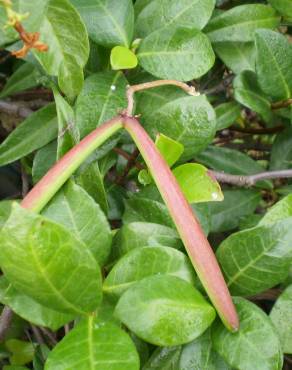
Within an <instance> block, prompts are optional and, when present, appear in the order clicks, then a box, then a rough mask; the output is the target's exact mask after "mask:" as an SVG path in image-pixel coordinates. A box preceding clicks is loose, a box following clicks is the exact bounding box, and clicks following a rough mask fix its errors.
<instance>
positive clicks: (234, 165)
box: [196, 145, 272, 188]
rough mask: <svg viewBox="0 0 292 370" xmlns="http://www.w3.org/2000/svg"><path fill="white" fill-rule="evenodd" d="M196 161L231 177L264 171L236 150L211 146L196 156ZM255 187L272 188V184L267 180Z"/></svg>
mask: <svg viewBox="0 0 292 370" xmlns="http://www.w3.org/2000/svg"><path fill="white" fill-rule="evenodd" d="M196 159H197V160H198V161H199V162H200V163H202V164H204V165H205V166H207V167H208V168H212V169H214V170H216V171H223V172H226V173H230V174H232V175H252V174H255V173H259V172H263V171H264V168H263V167H262V166H261V165H260V164H258V162H256V161H254V160H253V159H251V158H250V157H249V156H248V155H246V154H244V153H241V152H239V151H238V150H234V149H229V148H222V147H217V146H213V145H212V146H208V148H207V149H205V150H204V151H203V152H202V153H200V154H197V155H196ZM257 185H258V186H262V187H267V188H271V187H272V183H271V182H270V181H268V180H265V181H260V182H258V183H257Z"/></svg>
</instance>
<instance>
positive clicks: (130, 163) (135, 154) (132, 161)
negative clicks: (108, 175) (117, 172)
mask: <svg viewBox="0 0 292 370" xmlns="http://www.w3.org/2000/svg"><path fill="white" fill-rule="evenodd" d="M139 154H140V152H139V150H138V149H137V148H136V149H135V150H134V151H133V153H132V154H131V155H130V157H129V158H128V163H127V165H126V167H125V169H124V172H123V173H122V175H121V176H119V177H118V178H117V179H116V183H117V184H119V185H122V184H123V183H124V180H125V178H126V177H127V175H128V173H129V172H130V170H131V168H132V167H133V166H134V165H135V163H136V159H137V157H138V155H139Z"/></svg>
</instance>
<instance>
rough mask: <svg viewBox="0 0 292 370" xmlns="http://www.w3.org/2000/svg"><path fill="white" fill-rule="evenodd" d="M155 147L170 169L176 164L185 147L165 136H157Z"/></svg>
mask: <svg viewBox="0 0 292 370" xmlns="http://www.w3.org/2000/svg"><path fill="white" fill-rule="evenodd" d="M155 145H156V147H157V149H158V150H159V152H160V154H161V155H162V157H163V158H164V159H165V160H166V162H167V164H168V165H169V167H171V166H172V165H173V164H175V162H177V161H178V160H179V158H180V157H181V155H182V154H183V152H184V146H183V145H182V144H181V143H179V142H178V141H176V140H173V139H171V138H170V137H168V136H165V135H163V134H158V135H157V136H156V139H155Z"/></svg>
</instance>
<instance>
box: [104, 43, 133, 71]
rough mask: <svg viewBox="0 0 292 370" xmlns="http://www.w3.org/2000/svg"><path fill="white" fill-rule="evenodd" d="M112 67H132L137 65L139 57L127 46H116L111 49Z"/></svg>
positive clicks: (115, 68) (116, 68)
mask: <svg viewBox="0 0 292 370" xmlns="http://www.w3.org/2000/svg"><path fill="white" fill-rule="evenodd" d="M110 60H111V66H112V69H114V70H118V69H131V68H135V67H137V64H138V59H137V57H136V55H135V54H134V53H133V52H132V51H131V50H129V49H128V48H126V47H125V46H115V47H114V48H113V49H112V51H111V57H110Z"/></svg>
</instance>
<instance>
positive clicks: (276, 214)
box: [259, 194, 292, 225]
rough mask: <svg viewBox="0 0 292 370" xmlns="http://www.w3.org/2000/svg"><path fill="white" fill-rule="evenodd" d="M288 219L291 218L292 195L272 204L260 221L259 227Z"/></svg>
mask: <svg viewBox="0 0 292 370" xmlns="http://www.w3.org/2000/svg"><path fill="white" fill-rule="evenodd" d="M288 217H292V194H289V195H287V196H286V197H285V198H283V199H281V200H280V201H278V202H277V203H276V204H274V205H273V207H271V208H270V209H269V210H268V212H267V213H266V214H265V215H264V217H263V218H262V219H261V221H260V222H259V225H268V224H273V223H274V222H277V221H280V220H284V219H285V218H288Z"/></svg>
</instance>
